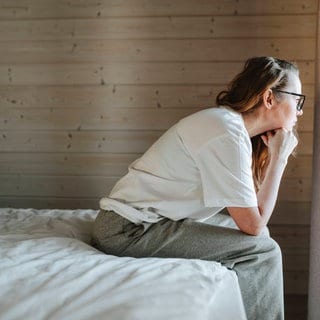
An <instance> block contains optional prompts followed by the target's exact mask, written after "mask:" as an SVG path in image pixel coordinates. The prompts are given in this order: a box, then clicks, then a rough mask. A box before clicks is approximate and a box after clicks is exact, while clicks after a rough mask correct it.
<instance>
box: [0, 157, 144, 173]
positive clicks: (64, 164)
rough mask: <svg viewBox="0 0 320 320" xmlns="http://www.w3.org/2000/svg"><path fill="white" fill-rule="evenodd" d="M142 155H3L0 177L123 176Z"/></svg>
mask: <svg viewBox="0 0 320 320" xmlns="http://www.w3.org/2000/svg"><path fill="white" fill-rule="evenodd" d="M140 156H141V154H134V153H133V154H112V153H94V152H90V153H68V152H65V153H38V152H37V153H25V152H22V153H17V152H14V153H2V154H1V157H0V174H25V175H49V176H54V175H59V176H104V177H107V176H119V177H120V176H123V175H124V174H126V173H127V171H128V166H129V164H130V163H131V162H133V161H134V160H136V159H137V158H139V157H140Z"/></svg>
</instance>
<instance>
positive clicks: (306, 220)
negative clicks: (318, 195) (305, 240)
mask: <svg viewBox="0 0 320 320" xmlns="http://www.w3.org/2000/svg"><path fill="white" fill-rule="evenodd" d="M310 214H311V201H281V200H278V201H277V204H276V206H275V208H274V210H273V214H272V216H271V219H270V223H269V224H270V225H280V224H287V225H296V224H297V225H306V226H307V225H309V224H310Z"/></svg>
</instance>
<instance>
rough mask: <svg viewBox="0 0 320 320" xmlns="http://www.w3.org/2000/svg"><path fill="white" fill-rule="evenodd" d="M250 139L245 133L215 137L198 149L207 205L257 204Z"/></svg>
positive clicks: (253, 205)
mask: <svg viewBox="0 0 320 320" xmlns="http://www.w3.org/2000/svg"><path fill="white" fill-rule="evenodd" d="M251 153H252V151H251V142H250V141H246V137H244V136H243V135H240V136H232V135H225V136H222V137H219V138H217V139H212V140H211V141H209V142H208V143H207V144H206V145H203V146H202V147H201V148H200V149H199V150H198V152H197V153H196V159H195V161H196V163H197V166H198V168H199V171H200V176H201V183H202V188H203V200H204V204H205V206H206V207H228V206H229V207H256V206H257V196H256V192H255V188H254V183H253V177H252V170H251V164H252V156H251Z"/></svg>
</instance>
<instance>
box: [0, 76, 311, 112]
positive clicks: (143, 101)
mask: <svg viewBox="0 0 320 320" xmlns="http://www.w3.org/2000/svg"><path fill="white" fill-rule="evenodd" d="M229 80H231V79H229ZM225 89H226V85H220V86H219V85H199V84H194V85H175V84H172V85H166V84H163V85H142V84H138V85H104V86H91V85H87V86H60V85H57V86H43V85H39V86H27V85H22V86H18V85H15V86H6V85H3V86H0V103H1V107H2V108H11V107H19V108H63V109H65V108H88V109H90V108H91V107H96V108H105V109H109V108H154V107H156V108H195V107H202V106H213V105H215V98H216V96H217V94H218V93H219V92H220V91H222V90H225ZM302 91H303V93H304V94H305V95H306V96H307V99H306V102H305V106H304V112H305V113H310V111H309V110H306V109H309V108H311V109H312V110H313V104H314V84H312V85H303V90H302ZM311 112H312V111H311Z"/></svg>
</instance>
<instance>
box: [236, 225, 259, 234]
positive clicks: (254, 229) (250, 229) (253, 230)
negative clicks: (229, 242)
mask: <svg viewBox="0 0 320 320" xmlns="http://www.w3.org/2000/svg"><path fill="white" fill-rule="evenodd" d="M264 228H265V225H262V224H261V225H260V224H250V225H247V226H243V227H242V228H240V230H241V231H242V232H244V233H246V234H248V235H250V236H259V235H260V234H262V232H263V230H264Z"/></svg>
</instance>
